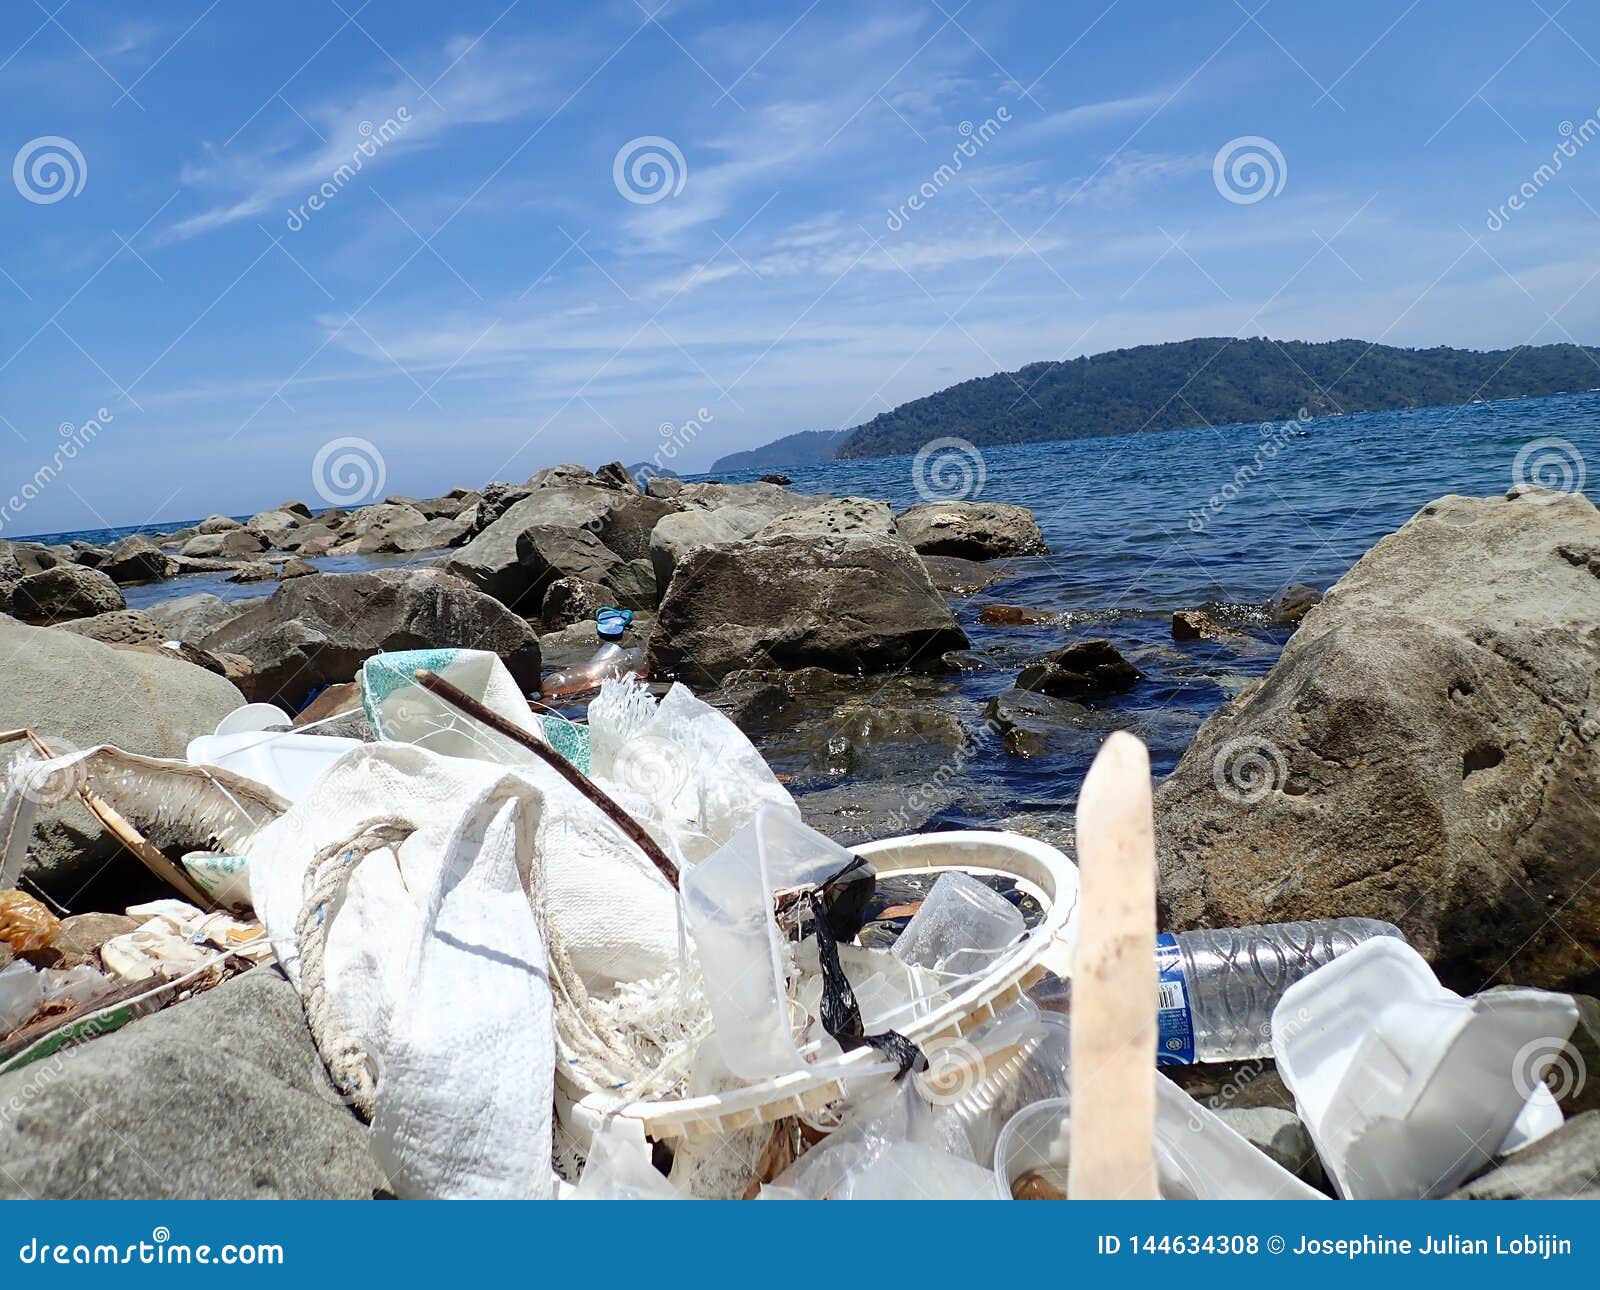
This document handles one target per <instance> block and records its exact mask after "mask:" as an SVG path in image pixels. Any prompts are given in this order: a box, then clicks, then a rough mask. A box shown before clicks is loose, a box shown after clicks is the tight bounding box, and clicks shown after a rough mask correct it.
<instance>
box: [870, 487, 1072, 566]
mask: <svg viewBox="0 0 1600 1290" xmlns="http://www.w3.org/2000/svg"><path fill="white" fill-rule="evenodd" d="M895 524H896V527H897V528H899V530H900V536H901V537H903V538H905V540H906V541H907V542H909V543H911V545H912V546H914V547H916V549H917V551H918V553H919V554H921V555H954V556H960V557H962V558H963V559H966V560H992V559H994V558H995V557H996V556H1003V555H1045V554H1047V553H1048V552H1049V550H1050V548H1049V547H1047V546H1046V545H1045V542H1044V534H1043V533H1041V532H1040V531H1039V525H1038V524H1037V523H1036V522H1035V521H1034V518H1033V512H1032V511H1030V510H1029V509H1028V508H1027V507H1026V506H1012V505H1011V504H1010V503H1008V502H976V501H974V502H927V503H924V504H923V505H921V506H913V507H911V508H910V509H909V510H906V511H902V512H901V513H900V514H899V515H898V516H897V517H896V519H895Z"/></svg>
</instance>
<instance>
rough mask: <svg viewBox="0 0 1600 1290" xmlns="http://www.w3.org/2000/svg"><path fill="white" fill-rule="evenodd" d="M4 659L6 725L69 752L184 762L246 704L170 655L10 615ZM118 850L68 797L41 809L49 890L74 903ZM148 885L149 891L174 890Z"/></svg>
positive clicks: (2, 634) (0, 651) (34, 848)
mask: <svg viewBox="0 0 1600 1290" xmlns="http://www.w3.org/2000/svg"><path fill="white" fill-rule="evenodd" d="M0 658H4V659H6V660H7V661H6V669H5V684H4V685H0V729H5V730H16V729H21V728H23V727H27V728H29V729H31V730H33V731H34V732H35V733H37V734H38V735H39V736H40V737H41V738H43V739H45V740H46V741H47V742H49V743H51V745H52V747H56V748H59V749H60V750H61V751H63V752H65V751H70V750H72V749H76V748H92V747H94V746H96V745H97V744H114V745H115V746H116V747H118V748H122V749H125V750H127V751H128V752H135V753H145V754H147V755H148V756H152V757H182V756H183V755H184V749H185V748H186V747H187V746H188V744H189V741H190V740H191V739H193V738H195V737H196V736H197V735H208V734H210V733H211V732H212V731H213V730H215V729H216V726H217V722H219V721H221V720H222V718H223V717H225V716H227V714H228V713H230V712H232V711H233V710H234V709H235V708H237V707H239V706H240V705H241V704H243V703H244V696H243V695H242V694H240V693H239V691H238V689H236V688H235V687H234V686H233V685H232V684H230V683H229V682H228V681H226V680H224V679H223V678H222V677H220V676H217V675H214V674H213V673H211V672H208V671H205V670H203V669H201V668H198V667H195V666H194V665H193V664H190V663H186V662H184V661H183V660H182V659H181V658H178V657H177V656H176V655H174V654H172V653H171V652H170V651H166V650H157V651H154V652H152V653H144V652H141V651H138V650H131V649H118V648H114V647H112V646H110V645H107V644H104V643H102V642H100V641H97V640H91V639H90V638H89V637H87V636H80V635H78V634H76V633H73V632H65V631H57V630H54V629H49V628H39V627H27V626H24V625H23V624H21V623H18V622H13V621H11V620H10V619H5V618H0ZM119 852H120V848H119V847H118V845H117V844H116V843H115V842H113V841H112V840H111V839H110V838H109V837H108V836H107V835H106V833H105V831H104V830H103V829H102V828H101V827H100V825H99V824H98V823H97V822H96V821H95V820H94V819H93V817H91V816H90V815H89V813H88V811H86V810H85V809H84V808H83V807H81V806H79V805H77V804H76V802H72V801H69V802H68V803H66V804H64V805H62V806H56V807H44V808H41V810H40V812H39V819H38V822H37V823H36V825H35V829H34V835H33V839H32V843H31V845H30V853H31V854H30V860H29V864H30V869H31V872H33V873H34V875H35V876H36V877H38V878H39V879H40V881H41V882H43V883H44V885H45V887H46V889H47V890H49V891H50V892H51V893H52V894H53V895H55V896H57V897H58V898H59V899H62V900H64V901H66V902H67V903H68V904H69V906H75V905H76V904H77V899H78V891H79V888H80V887H81V886H82V882H83V879H84V877H86V876H88V875H91V874H94V873H96V872H97V871H98V870H100V869H101V868H102V867H103V866H105V864H106V863H107V862H108V861H110V860H112V859H114V858H116V857H118V855H119ZM119 864H120V866H121V868H122V870H124V871H127V872H130V873H132V874H133V876H134V877H140V876H141V875H143V873H144V870H143V869H142V868H141V867H140V866H139V865H138V864H137V862H135V861H134V860H133V859H132V858H131V857H126V858H125V859H123V860H121V861H119ZM128 866H132V869H131V870H129V869H128ZM135 871H136V872H135ZM141 880H142V878H141ZM151 883H152V884H154V885H152V886H149V887H148V888H147V889H148V891H149V892H150V893H151V894H163V895H165V894H170V892H168V891H167V889H166V888H165V887H164V885H162V884H160V883H158V882H156V881H155V880H154V879H152V880H151Z"/></svg>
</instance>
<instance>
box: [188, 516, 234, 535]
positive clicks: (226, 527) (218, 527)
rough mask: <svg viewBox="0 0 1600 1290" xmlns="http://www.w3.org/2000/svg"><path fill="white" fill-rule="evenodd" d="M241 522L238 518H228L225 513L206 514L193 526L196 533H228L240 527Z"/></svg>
mask: <svg viewBox="0 0 1600 1290" xmlns="http://www.w3.org/2000/svg"><path fill="white" fill-rule="evenodd" d="M243 527H244V525H243V524H241V523H239V521H238V520H235V519H230V518H229V517H228V516H226V515H208V516H206V517H205V519H203V520H201V521H200V523H198V524H196V525H195V526H194V531H195V532H196V533H208V534H209V533H229V532H232V531H233V530H234V529H242V528H243Z"/></svg>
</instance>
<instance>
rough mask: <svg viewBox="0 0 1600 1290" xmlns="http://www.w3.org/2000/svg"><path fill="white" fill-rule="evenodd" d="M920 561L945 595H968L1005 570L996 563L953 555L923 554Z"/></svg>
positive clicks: (991, 581) (986, 584)
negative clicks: (981, 562) (986, 562)
mask: <svg viewBox="0 0 1600 1290" xmlns="http://www.w3.org/2000/svg"><path fill="white" fill-rule="evenodd" d="M922 563H923V564H924V565H925V566H926V567H927V570H928V577H930V578H932V579H933V585H934V586H935V587H937V588H938V589H939V590H940V591H942V592H944V593H945V595H947V596H970V595H972V594H973V593H974V592H976V591H982V590H983V589H984V588H985V587H988V586H990V585H992V584H993V583H996V582H998V581H999V580H1000V579H1001V578H1003V577H1004V576H1005V570H1004V569H1003V568H1001V567H1000V566H998V565H993V564H980V563H979V562H978V561H976V560H963V559H962V558H961V557H960V556H954V555H924V556H923V557H922Z"/></svg>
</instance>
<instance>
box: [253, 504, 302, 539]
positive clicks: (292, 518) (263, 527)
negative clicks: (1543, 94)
mask: <svg viewBox="0 0 1600 1290" xmlns="http://www.w3.org/2000/svg"><path fill="white" fill-rule="evenodd" d="M303 518H304V517H303V516H300V515H297V514H295V513H294V512H292V511H262V512H261V513H260V514H259V515H252V516H251V517H250V518H249V519H248V520H246V521H245V525H244V526H245V528H247V529H249V530H250V532H252V533H254V534H255V535H256V536H257V537H259V538H260V539H261V540H262V541H263V542H265V543H266V544H267V545H268V546H269V547H281V546H282V545H283V540H284V539H285V538H286V537H288V536H289V534H291V533H292V532H294V530H295V529H297V528H299V527H300V525H301V522H302V520H303Z"/></svg>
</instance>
